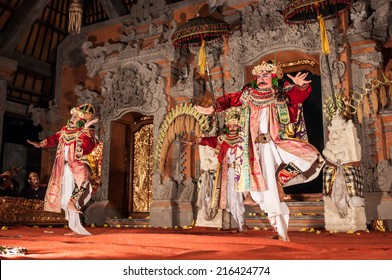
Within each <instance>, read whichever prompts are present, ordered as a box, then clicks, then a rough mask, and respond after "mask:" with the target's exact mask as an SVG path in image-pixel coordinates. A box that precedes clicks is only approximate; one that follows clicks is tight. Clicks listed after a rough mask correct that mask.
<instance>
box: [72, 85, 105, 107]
mask: <svg viewBox="0 0 392 280" xmlns="http://www.w3.org/2000/svg"><path fill="white" fill-rule="evenodd" d="M75 93H76V95H77V96H78V97H79V99H78V101H77V103H76V105H80V104H84V103H89V104H91V105H93V106H94V108H95V110H97V109H99V106H100V104H101V103H102V99H100V98H99V97H100V94H99V92H96V91H92V90H89V89H87V88H86V89H83V86H82V85H77V86H76V87H75Z"/></svg>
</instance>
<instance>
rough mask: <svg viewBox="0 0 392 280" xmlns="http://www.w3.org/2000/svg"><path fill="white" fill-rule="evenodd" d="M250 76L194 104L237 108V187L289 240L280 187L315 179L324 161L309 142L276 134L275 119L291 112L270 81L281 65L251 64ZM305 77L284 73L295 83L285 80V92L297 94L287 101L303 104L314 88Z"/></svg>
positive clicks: (208, 111) (213, 108) (210, 111)
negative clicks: (245, 81)
mask: <svg viewBox="0 0 392 280" xmlns="http://www.w3.org/2000/svg"><path fill="white" fill-rule="evenodd" d="M252 74H253V75H254V76H255V80H254V82H253V83H252V84H250V85H248V86H246V87H245V88H244V89H243V90H242V91H239V92H234V93H230V94H225V95H224V96H222V97H220V98H218V99H217V100H216V101H215V103H214V104H213V105H214V106H211V107H207V108H203V107H200V106H195V108H196V110H198V111H199V112H201V113H203V114H207V115H210V114H213V113H214V112H215V111H216V112H220V111H223V110H226V109H228V108H230V107H240V108H241V120H240V125H241V127H242V129H241V131H240V137H241V138H242V139H244V141H243V142H239V143H238V147H237V152H236V162H235V163H236V165H235V166H236V168H235V187H234V188H235V191H237V192H250V194H251V196H252V198H253V200H254V201H255V202H256V203H257V204H258V205H259V206H260V208H261V209H262V210H264V211H265V212H267V213H268V218H269V221H270V223H271V225H272V226H273V227H274V228H275V229H276V231H277V233H278V237H279V239H280V240H283V241H287V242H288V241H290V239H289V236H288V223H289V214H290V211H289V208H288V207H287V205H286V203H285V202H284V200H285V199H289V197H287V196H286V195H285V194H284V191H283V187H284V186H288V185H294V184H299V183H303V182H308V181H310V180H312V179H314V178H316V177H317V175H318V174H319V172H320V171H321V168H322V166H323V164H324V160H323V159H322V158H321V155H320V153H319V152H318V151H317V149H316V148H314V147H313V146H312V145H310V144H309V143H307V142H305V141H300V140H295V139H289V140H284V139H281V137H280V132H281V130H282V127H281V125H280V123H279V121H282V120H289V119H290V114H289V112H288V111H287V110H284V109H282V108H280V107H279V102H278V101H277V97H276V94H277V91H276V87H275V86H274V84H277V83H274V81H273V80H275V79H277V78H281V77H282V76H283V75H282V71H281V69H280V67H277V66H276V65H274V64H272V63H270V62H262V63H261V64H260V65H257V66H256V67H254V68H253V71H252ZM306 76H307V74H306V73H305V74H304V73H298V74H297V75H296V76H295V77H293V76H291V75H288V77H289V78H290V79H291V80H292V81H293V82H294V84H286V85H285V92H286V94H287V96H295V97H296V98H292V99H291V100H290V99H289V101H295V102H302V101H303V100H304V99H305V98H306V97H307V96H309V94H310V92H311V90H312V89H311V85H310V81H307V80H305V79H306ZM293 103H294V102H293ZM289 105H294V107H295V104H289ZM291 107H293V106H291ZM289 108H290V106H289ZM305 171H307V172H306V173H305Z"/></svg>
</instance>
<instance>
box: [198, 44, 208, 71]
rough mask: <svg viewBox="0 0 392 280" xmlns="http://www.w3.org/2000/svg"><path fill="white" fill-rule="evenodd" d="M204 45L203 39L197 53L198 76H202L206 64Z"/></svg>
mask: <svg viewBox="0 0 392 280" xmlns="http://www.w3.org/2000/svg"><path fill="white" fill-rule="evenodd" d="M205 45H206V43H205V41H204V39H203V41H202V43H201V47H200V51H199V61H198V65H199V69H200V71H199V72H200V75H204V74H205V73H206V63H207V62H206V50H205Z"/></svg>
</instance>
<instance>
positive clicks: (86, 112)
mask: <svg viewBox="0 0 392 280" xmlns="http://www.w3.org/2000/svg"><path fill="white" fill-rule="evenodd" d="M71 115H75V116H77V117H79V118H81V119H84V120H85V121H91V120H92V118H94V115H95V109H94V106H93V105H91V104H87V103H86V104H82V105H79V106H78V107H73V108H72V109H71Z"/></svg>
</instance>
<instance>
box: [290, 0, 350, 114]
mask: <svg viewBox="0 0 392 280" xmlns="http://www.w3.org/2000/svg"><path fill="white" fill-rule="evenodd" d="M350 6H351V1H350V0H292V1H290V4H289V5H288V6H287V8H286V9H285V11H284V12H283V15H284V18H285V21H286V22H287V23H288V24H300V23H313V22H318V23H319V25H320V37H321V47H322V53H323V54H324V55H325V57H326V60H327V67H328V71H329V82H330V86H331V91H332V100H333V105H334V110H335V111H336V110H337V105H336V97H335V93H334V88H333V83H332V75H331V68H330V64H329V57H328V55H329V54H330V52H331V51H330V49H329V43H328V36H327V30H326V28H325V23H324V20H325V19H330V18H334V17H336V16H337V15H338V14H339V13H342V12H344V11H345V10H347V9H348V8H349V7H350Z"/></svg>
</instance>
